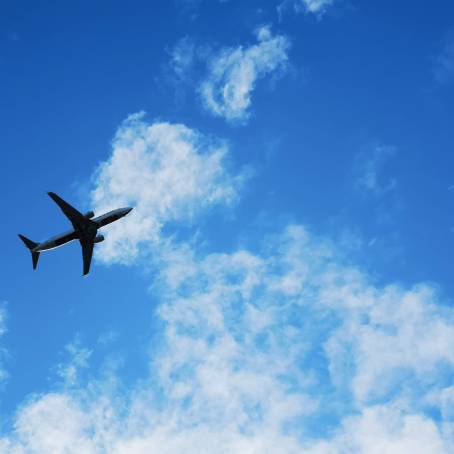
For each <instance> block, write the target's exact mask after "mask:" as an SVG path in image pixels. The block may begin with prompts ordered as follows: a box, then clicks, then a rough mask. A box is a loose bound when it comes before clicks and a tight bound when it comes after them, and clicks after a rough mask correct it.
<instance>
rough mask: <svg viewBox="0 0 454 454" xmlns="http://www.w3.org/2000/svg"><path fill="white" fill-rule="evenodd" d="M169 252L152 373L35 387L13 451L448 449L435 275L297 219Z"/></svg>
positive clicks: (448, 319) (441, 314)
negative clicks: (380, 267) (374, 269)
mask: <svg viewBox="0 0 454 454" xmlns="http://www.w3.org/2000/svg"><path fill="white" fill-rule="evenodd" d="M158 260H159V269H160V271H159V277H158V279H157V282H156V283H155V285H154V290H155V291H156V292H159V294H160V298H161V301H162V302H161V304H160V305H159V307H158V309H157V314H156V316H157V317H159V319H160V320H161V322H162V323H161V324H160V325H162V326H163V328H162V332H161V339H162V344H161V345H160V347H159V348H158V349H157V350H155V351H154V356H153V358H150V370H151V373H150V376H149V377H144V378H143V379H142V380H141V381H140V382H138V383H137V385H136V386H135V387H133V388H132V389H129V390H126V391H125V390H121V388H118V387H117V388H116V387H115V386H113V387H112V385H111V384H109V386H105V385H104V384H103V382H102V381H98V382H95V381H92V382H91V383H90V384H89V385H88V386H84V387H80V388H78V389H72V390H65V391H62V392H60V393H50V394H46V395H43V396H38V397H36V398H35V399H33V400H32V401H31V402H29V403H28V404H26V405H25V406H24V407H23V408H22V409H21V410H20V411H19V413H18V415H17V418H16V422H15V432H14V433H12V434H10V435H7V436H5V437H4V438H3V440H2V442H1V443H3V446H6V447H7V449H8V451H7V452H12V453H14V452H49V453H53V452H55V453H57V452H64V451H65V450H66V451H67V452H72V451H71V449H72V447H73V446H77V447H78V448H79V447H83V451H84V452H87V453H98V452H112V453H122V452H128V453H129V452H130V453H145V452H146V453H148V454H153V453H158V452H159V453H167V454H174V453H175V454H177V453H181V452H194V453H207V454H208V453H212V452H220V453H240V454H242V453H248V454H249V453H257V454H263V453H265V454H266V453H270V454H271V453H273V454H274V453H276V452H279V453H284V454H293V453H295V454H300V453H301V452H307V453H313V454H319V453H341V452H364V453H370V454H374V453H382V452H387V453H388V452H389V453H402V452H416V453H421V454H425V453H427V454H429V453H434V452H437V453H444V452H446V453H448V452H452V449H453V447H454V446H453V444H452V439H451V438H450V434H451V433H452V432H450V431H449V425H448V423H449V422H450V421H451V420H450V419H449V418H451V417H452V414H451V415H450V414H449V411H450V410H449V408H448V406H449V402H451V400H452V394H453V393H452V388H451V387H450V385H449V380H443V377H447V376H452V372H453V369H452V368H453V366H454V358H453V354H452V348H451V346H452V345H453V342H454V311H453V310H452V309H451V308H449V307H448V306H443V305H441V304H440V303H442V301H440V297H439V296H438V295H437V292H436V291H435V290H434V289H433V288H432V287H430V286H428V285H418V286H415V287H413V288H403V287H402V286H399V285H391V286H387V287H384V288H383V287H379V286H377V285H375V284H374V283H373V281H372V280H371V278H370V277H369V276H368V275H367V274H366V273H364V272H363V271H361V269H360V268H358V267H354V266H352V265H349V264H347V261H346V258H344V256H343V252H342V251H340V250H339V249H338V247H336V246H335V245H334V244H333V243H332V242H331V241H329V240H328V239H326V238H320V237H317V236H315V235H313V234H310V233H309V232H308V231H307V229H305V228H304V227H302V226H300V225H289V226H288V227H287V228H286V229H285V230H284V231H283V232H282V233H280V234H277V235H275V236H274V237H269V238H268V239H267V242H266V244H265V245H264V246H263V249H262V250H260V251H256V252H252V251H251V250H247V249H239V250H237V251H234V252H232V253H229V254H226V253H216V254H214V253H210V254H200V253H198V251H197V249H195V248H193V247H192V246H190V245H189V244H184V243H182V244H167V245H166V246H165V247H163V248H161V249H160V253H159V258H158ZM430 406H431V408H434V407H435V408H438V409H439V414H440V415H441V417H437V418H434V417H433V416H431V415H433V412H432V413H431V412H428V411H427V409H428V408H429V407H430ZM61 421H63V424H62V422H61ZM327 421H330V423H329V424H328V423H327ZM314 425H317V426H318V431H317V434H316V435H315V434H314V433H313V427H314ZM0 446H1V445H0ZM5 449H6V448H5ZM188 450H189V451H188Z"/></svg>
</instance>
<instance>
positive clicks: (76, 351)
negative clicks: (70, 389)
mask: <svg viewBox="0 0 454 454" xmlns="http://www.w3.org/2000/svg"><path fill="white" fill-rule="evenodd" d="M65 350H66V352H67V353H68V355H69V359H68V360H67V361H65V362H62V363H60V364H59V365H58V366H57V375H59V376H60V378H62V379H63V382H64V384H65V386H75V385H76V384H77V382H78V375H79V372H80V370H82V369H87V368H88V366H89V363H88V360H89V359H90V356H91V355H92V351H91V350H89V349H88V348H85V347H83V346H82V344H81V341H80V339H79V337H78V336H76V337H75V339H74V340H73V341H72V342H70V343H69V344H68V345H66V347H65Z"/></svg>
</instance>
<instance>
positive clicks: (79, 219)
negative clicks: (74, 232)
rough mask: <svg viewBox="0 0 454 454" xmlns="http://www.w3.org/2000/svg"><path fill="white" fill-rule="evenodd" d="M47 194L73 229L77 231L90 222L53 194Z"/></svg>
mask: <svg viewBox="0 0 454 454" xmlns="http://www.w3.org/2000/svg"><path fill="white" fill-rule="evenodd" d="M48 194H49V196H50V198H51V199H52V200H53V201H54V202H55V203H56V204H57V205H58V206H59V207H60V209H61V210H62V211H63V213H64V215H65V216H66V217H67V218H68V219H69V220H70V221H71V224H72V225H73V227H74V228H75V229H78V228H79V227H80V226H82V225H85V224H87V223H89V222H90V221H89V220H88V219H87V218H86V217H85V216H84V215H83V214H82V213H81V212H79V211H77V210H76V209H75V208H74V207H72V206H71V205H70V204H69V203H68V202H65V201H64V200H63V199H62V198H61V197H59V196H58V195H57V194H55V193H54V192H48Z"/></svg>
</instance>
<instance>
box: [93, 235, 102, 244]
mask: <svg viewBox="0 0 454 454" xmlns="http://www.w3.org/2000/svg"><path fill="white" fill-rule="evenodd" d="M101 241H104V237H103V236H102V235H96V236H95V239H94V240H93V243H100V242H101Z"/></svg>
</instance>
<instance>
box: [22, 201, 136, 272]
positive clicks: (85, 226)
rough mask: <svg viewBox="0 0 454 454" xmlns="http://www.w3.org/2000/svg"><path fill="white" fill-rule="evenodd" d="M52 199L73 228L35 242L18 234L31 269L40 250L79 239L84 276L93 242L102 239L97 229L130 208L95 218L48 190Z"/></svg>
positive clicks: (88, 268)
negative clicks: (26, 250) (30, 257)
mask: <svg viewBox="0 0 454 454" xmlns="http://www.w3.org/2000/svg"><path fill="white" fill-rule="evenodd" d="M48 194H49V196H50V197H51V198H52V200H53V201H54V202H55V203H56V204H57V205H58V206H59V207H60V209H61V210H62V211H63V213H64V214H65V215H66V217H67V218H68V219H69V220H70V221H71V224H72V225H73V230H70V231H68V232H65V233H62V234H61V235H57V236H54V237H52V238H50V239H48V240H47V241H43V242H42V243H35V242H34V241H31V240H29V239H28V238H26V237H25V236H23V235H20V234H19V238H20V239H21V240H22V241H23V242H24V244H25V246H27V248H28V249H29V250H30V252H31V253H32V262H33V269H34V270H35V269H36V266H37V265H38V259H39V254H40V253H41V252H42V251H47V250H49V249H55V248H56V247H59V246H62V245H63V244H66V243H69V242H70V241H73V240H79V241H80V245H81V246H82V257H83V261H84V274H83V275H84V276H85V275H86V274H88V272H89V271H90V264H91V258H92V256H93V248H94V246H95V243H100V242H101V241H104V237H103V236H102V235H98V229H100V228H101V227H104V226H105V225H107V224H110V223H111V222H114V221H117V220H118V219H120V218H122V217H123V216H126V215H127V214H128V213H129V212H130V211H131V210H132V208H129V207H128V208H118V209H116V210H112V211H109V212H108V213H105V214H103V215H101V216H98V217H97V218H95V217H94V216H95V213H93V211H89V212H88V213H85V214H82V213H80V212H79V211H77V210H76V209H75V208H74V207H72V206H71V205H70V204H69V203H67V202H65V201H64V200H63V199H62V198H61V197H59V196H58V195H57V194H55V193H53V192H48Z"/></svg>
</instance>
